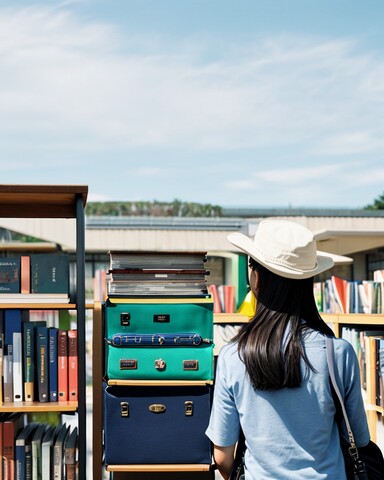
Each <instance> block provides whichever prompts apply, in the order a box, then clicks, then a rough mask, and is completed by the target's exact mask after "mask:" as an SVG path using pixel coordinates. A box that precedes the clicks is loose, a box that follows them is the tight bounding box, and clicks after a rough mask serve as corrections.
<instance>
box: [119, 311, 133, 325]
mask: <svg viewBox="0 0 384 480" xmlns="http://www.w3.org/2000/svg"><path fill="white" fill-rule="evenodd" d="M130 324H131V314H130V313H128V312H122V313H120V325H121V326H122V327H129V325H130Z"/></svg>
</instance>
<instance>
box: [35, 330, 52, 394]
mask: <svg viewBox="0 0 384 480" xmlns="http://www.w3.org/2000/svg"><path fill="white" fill-rule="evenodd" d="M48 358H49V353H48V328H47V327H37V328H36V359H37V361H36V374H37V392H38V399H39V402H48V401H49V383H48V382H49V376H48V375H49V373H48Z"/></svg>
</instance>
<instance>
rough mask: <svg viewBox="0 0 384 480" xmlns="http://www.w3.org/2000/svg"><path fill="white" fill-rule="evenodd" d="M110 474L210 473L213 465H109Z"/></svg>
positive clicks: (107, 468)
mask: <svg viewBox="0 0 384 480" xmlns="http://www.w3.org/2000/svg"><path fill="white" fill-rule="evenodd" d="M106 470H107V471H108V472H208V471H209V470H211V465H200V464H199V465H191V464H185V465H170V464H169V465H167V464H160V465H157V464H154V465H108V466H107V467H106Z"/></svg>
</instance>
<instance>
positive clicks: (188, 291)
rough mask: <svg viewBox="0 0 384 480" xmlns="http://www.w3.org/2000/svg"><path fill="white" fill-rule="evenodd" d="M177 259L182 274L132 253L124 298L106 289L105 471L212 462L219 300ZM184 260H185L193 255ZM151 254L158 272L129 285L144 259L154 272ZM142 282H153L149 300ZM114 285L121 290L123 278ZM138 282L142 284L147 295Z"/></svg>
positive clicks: (161, 260)
mask: <svg viewBox="0 0 384 480" xmlns="http://www.w3.org/2000/svg"><path fill="white" fill-rule="evenodd" d="M175 255H176V258H175V259H176V260H177V262H179V265H178V266H177V268H176V266H175V265H174V264H173V263H172V262H171V260H170V258H173V256H172V255H171V254H170V253H169V252H168V254H167V255H166V254H161V253H160V252H156V253H155V254H154V253H153V252H152V254H151V255H150V254H148V257H147V256H146V255H145V254H140V255H139V256H138V258H136V257H135V256H133V257H132V256H130V255H128V256H127V258H126V262H128V263H126V264H125V265H124V266H125V268H124V276H121V278H124V282H125V284H124V285H125V287H126V288H123V287H122V285H123V283H121V284H118V285H117V288H118V290H119V293H118V294H116V293H112V292H115V289H114V288H109V289H108V291H109V293H108V298H107V301H106V302H105V306H104V329H105V382H104V385H103V388H104V408H103V417H104V453H105V463H106V464H107V465H137V464H140V465H154V464H172V465H175V464H177V465H179V464H189V465H190V464H206V465H210V464H211V460H212V456H211V445H210V441H209V439H208V437H207V436H206V435H205V430H206V428H207V425H208V421H209V415H210V409H211V398H212V388H213V387H212V384H213V376H214V371H213V369H214V360H213V358H214V357H213V347H214V345H213V301H212V299H211V297H210V295H208V293H207V290H206V283H205V279H204V281H203V282H202V281H201V279H200V280H198V281H195V280H188V272H189V271H191V272H192V269H190V268H181V267H180V265H182V264H181V263H180V262H181V257H182V256H181V255H180V254H175ZM185 255H186V257H185V258H184V257H183V258H184V260H187V259H189V256H190V255H191V254H185ZM149 256H150V257H151V258H152V259H153V256H154V257H155V258H156V259H157V262H158V263H156V264H155V267H156V268H153V265H151V269H148V268H145V269H144V271H145V272H144V274H143V275H141V273H140V274H139V275H138V276H137V278H138V279H139V280H136V281H132V282H131V283H129V282H130V280H128V281H127V278H128V279H130V278H131V277H129V275H128V277H127V275H126V273H127V267H129V266H130V263H129V262H132V269H133V270H137V269H138V268H140V266H139V265H136V264H135V262H134V260H135V261H140V260H142V263H143V265H144V266H147V267H148V265H147V263H146V262H147V261H149ZM200 257H201V258H200ZM191 258H192V257H191ZM194 258H200V260H201V262H205V260H206V254H205V252H203V253H201V252H198V253H197V252H195V256H194ZM123 260H124V258H123ZM184 266H185V267H186V266H187V265H184ZM188 266H190V265H188ZM111 267H113V264H112V262H111ZM200 267H201V265H200ZM111 270H112V271H113V268H111ZM155 270H157V271H158V272H161V273H158V275H159V276H160V278H161V279H162V282H161V286H160V284H158V285H157V284H156V280H155V279H154V277H153V275H151V274H150V272H152V273H153V272H154V271H155ZM167 270H168V271H169V272H171V271H172V272H173V273H172V274H170V275H169V277H170V278H172V281H171V280H170V287H171V288H170V289H171V291H172V293H171V294H170V293H169V290H168V288H167V285H166V280H165V279H166V275H167ZM199 270H200V277H201V268H199ZM176 271H177V272H180V278H181V280H180V281H178V278H177V275H176V277H175V275H174V272H176ZM115 272H118V269H116V268H115ZM207 273H208V272H207V271H205V270H204V274H207ZM143 276H144V279H146V278H148V280H147V283H148V286H149V287H150V288H151V291H150V294H148V292H147V288H146V285H144V284H143V283H142V278H143ZM132 278H136V276H132ZM191 278H193V279H195V278H196V275H191ZM114 281H115V286H116V283H117V282H118V281H119V275H118V274H116V275H115V276H114ZM139 283H140V284H141V285H144V286H143V292H144V293H143V294H142V295H141V294H140V290H139V289H138V285H139ZM156 285H157V287H158V290H156ZM164 285H165V286H166V288H165V289H164V290H163V286H164ZM186 286H187V287H188V288H187V287H186ZM178 287H180V288H178ZM132 291H133V292H134V294H133V295H132V294H131V292H132Z"/></svg>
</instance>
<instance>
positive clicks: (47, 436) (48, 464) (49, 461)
mask: <svg viewBox="0 0 384 480" xmlns="http://www.w3.org/2000/svg"><path fill="white" fill-rule="evenodd" d="M58 430H59V427H54V426H53V425H50V426H48V428H47V430H46V431H45V433H44V437H43V439H42V441H41V473H42V475H41V480H51V479H52V478H53V445H54V443H55V440H56V435H57V432H58Z"/></svg>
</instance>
